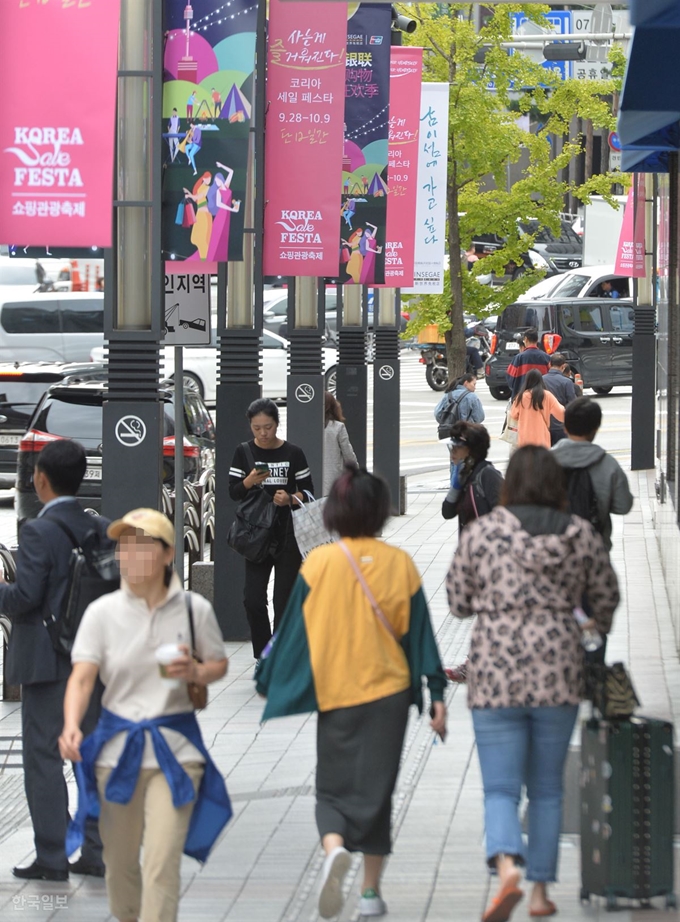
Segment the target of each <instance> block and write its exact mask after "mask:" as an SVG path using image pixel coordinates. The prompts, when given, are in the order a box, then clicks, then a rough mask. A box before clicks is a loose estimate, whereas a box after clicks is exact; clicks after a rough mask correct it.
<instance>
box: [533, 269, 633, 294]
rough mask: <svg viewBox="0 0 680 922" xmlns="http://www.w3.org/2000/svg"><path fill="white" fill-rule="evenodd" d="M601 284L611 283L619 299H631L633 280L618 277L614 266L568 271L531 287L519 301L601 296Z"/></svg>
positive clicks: (621, 276)
mask: <svg viewBox="0 0 680 922" xmlns="http://www.w3.org/2000/svg"><path fill="white" fill-rule="evenodd" d="M602 282H611V283H612V288H613V289H614V290H615V291H616V292H617V293H618V296H619V297H620V298H632V296H633V284H632V283H633V280H632V279H630V278H628V277H627V276H625V275H619V274H617V272H616V271H615V269H614V266H584V267H582V268H581V269H569V270H568V271H567V272H563V273H562V274H561V275H553V276H551V278H549V279H543V280H542V281H540V282H538V283H537V284H536V285H532V286H531V288H529V290H528V291H525V292H524V294H523V295H522V297H521V298H518V300H519V301H539V300H543V299H545V298H593V297H598V295H600V294H601V292H602V289H601V287H600V286H601V285H602Z"/></svg>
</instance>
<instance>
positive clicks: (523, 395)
mask: <svg viewBox="0 0 680 922" xmlns="http://www.w3.org/2000/svg"><path fill="white" fill-rule="evenodd" d="M510 416H511V417H512V419H516V420H517V447H518V448H522V446H523V445H542V446H543V447H544V448H550V417H551V416H554V417H555V419H557V420H559V422H561V423H562V422H564V407H563V406H562V404H561V403H560V402H559V400H557V398H556V397H554V396H553V395H552V394H551V393H550V391H547V390H546V389H545V387H544V386H543V375H542V374H541V372H540V371H538V370H537V369H536V368H532V370H531V371H530V372H529V374H528V375H527V376H526V379H525V381H524V385H523V386H522V390H521V391H520V392H519V394H518V395H517V396H516V397H515V399H514V400H513V402H512V407H511V408H510Z"/></svg>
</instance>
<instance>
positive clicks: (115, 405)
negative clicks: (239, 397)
mask: <svg viewBox="0 0 680 922" xmlns="http://www.w3.org/2000/svg"><path fill="white" fill-rule="evenodd" d="M150 18H151V21H152V23H153V26H152V34H151V35H148V34H147V33H146V30H145V28H144V27H145V23H147V22H148V21H149V19H150ZM163 36H164V30H163V0H123V2H122V4H121V30H120V55H119V60H120V65H119V67H120V69H119V71H118V77H119V79H118V86H119V93H118V111H117V118H116V130H117V132H118V134H117V139H116V176H117V177H123V178H122V179H121V180H119V181H118V182H117V184H116V188H115V193H114V210H113V222H114V245H113V247H112V248H111V250H109V251H107V253H106V255H105V259H106V288H105V301H104V329H105V335H106V338H107V340H108V362H109V370H108V400H107V401H106V402H105V404H104V409H103V423H102V426H103V431H102V446H103V447H102V455H103V457H102V512H103V513H104V515H107V516H109V517H112V518H113V517H118V516H120V515H123V514H124V513H125V512H128V511H129V510H130V509H133V508H135V507H138V506H149V507H152V508H156V509H158V508H159V507H160V496H161V481H162V459H163V456H162V435H163V429H162V420H163V408H162V407H161V405H160V402H159V393H158V377H159V356H158V348H159V339H160V330H161V317H162V310H163V297H164V273H163V265H162V256H161V176H162V150H161V147H160V145H158V146H156V145H155V144H154V145H150V146H148V147H147V146H146V145H145V143H144V139H145V138H153V137H155V136H156V128H155V126H158V125H160V124H161V121H162V98H163V92H162V85H163V54H162V48H163ZM152 48H153V49H158V53H156V54H153V55H152V54H151V49H152ZM150 60H153V69H152V70H149V69H148V65H146V63H145V62H147V61H150ZM121 78H125V79H121ZM149 83H150V84H151V86H150V87H149ZM149 96H150V98H151V100H152V104H151V110H150V111H149V110H148V108H147V105H148V98H149ZM142 157H147V158H151V164H150V166H151V169H150V170H149V171H147V170H144V169H140V168H139V162H140V158H142ZM149 175H150V177H151V179H150V185H149V186H148V187H147V186H146V177H147V176H149ZM130 176H133V177H135V180H134V181H133V180H130V181H129V182H128V179H127V178H126V177H130ZM140 177H144V178H143V179H140ZM180 446H181V440H180ZM180 450H181V449H180Z"/></svg>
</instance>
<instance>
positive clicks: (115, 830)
mask: <svg viewBox="0 0 680 922" xmlns="http://www.w3.org/2000/svg"><path fill="white" fill-rule="evenodd" d="M108 535H109V537H111V538H114V539H115V540H117V541H118V548H117V552H116V555H117V559H118V563H119V566H120V572H121V588H120V589H119V590H117V591H116V592H113V593H110V594H109V595H105V596H102V597H101V598H99V599H97V600H96V601H95V602H93V603H92V605H90V606H89V608H88V609H87V610H86V612H85V614H84V615H83V620H82V622H81V625H80V628H79V629H78V634H77V636H76V640H75V644H74V646H73V652H72V661H73V671H72V673H71V677H70V679H69V682H68V686H67V689H66V697H65V701H64V729H63V732H62V735H61V738H60V740H59V746H60V750H61V754H62V756H63V758H64V759H71V760H73V761H74V762H76V763H79V764H78V765H77V766H76V768H77V772H76V773H77V779H78V787H79V803H78V815H77V816H76V819H75V821H74V824H73V826H72V829H71V830H70V842H67V851H70V850H71V849H73V848H75V847H77V845H78V844H79V842H78V836H79V831H80V829H82V827H83V825H84V821H85V818H86V816H87V814H88V811H89V812H90V813H91V812H92V811H93V808H94V812H96V801H97V799H98V800H99V805H100V819H99V828H100V832H101V837H102V841H103V843H104V864H105V866H106V887H107V891H108V896H109V904H110V908H111V912H112V914H113V915H114V916H115V917H116V918H117V919H119V920H120V922H135V920H137V919H143V920H144V922H173V920H176V919H177V908H178V903H179V887H180V860H181V855H182V852H183V851H184V852H185V853H186V854H189V855H192V856H193V857H195V858H198V859H199V860H200V861H204V860H205V859H206V858H207V856H208V853H209V851H210V849H211V847H212V845H213V843H214V842H215V840H216V838H217V836H218V835H219V833H220V832H221V830H222V829H223V828H224V826H225V824H226V823H227V822H228V820H229V817H230V816H231V806H230V804H229V798H228V795H227V791H226V788H225V786H224V781H223V779H222V776H221V774H220V772H219V771H218V770H217V768H216V767H215V765H214V763H213V762H212V760H211V758H210V756H209V754H208V752H207V750H206V748H205V746H204V744H203V740H202V739H201V734H200V730H199V728H198V723H197V721H196V717H195V714H194V710H193V705H192V703H191V698H190V697H189V691H188V683H193V684H195V685H198V686H201V685H203V686H205V685H208V684H209V683H210V682H214V681H216V680H217V679H220V678H222V676H223V675H224V674H225V673H226V671H227V660H226V657H225V655H224V644H223V641H222V635H221V633H220V629H219V626H218V624H217V619H216V618H215V613H214V611H213V609H212V607H211V605H210V603H209V602H207V601H206V600H205V599H204V598H202V597H201V596H199V595H195V594H194V593H185V592H184V590H183V588H182V585H181V583H180V581H179V579H178V577H177V576H176V575H175V574H174V573H173V571H172V561H173V556H174V543H175V533H174V529H173V527H172V524H171V523H170V521H169V520H168V519H167V518H166V517H165V516H164V515H162V514H161V513H160V512H157V511H156V510H155V509H135V510H134V511H132V512H129V513H128V514H127V515H125V516H123V518H122V519H119V520H118V521H116V522H112V523H111V525H110V526H109V528H108ZM173 647H174V649H173ZM191 648H193V651H194V656H192V655H191V652H190V650H191ZM98 674H99V675H100V676H101V679H102V681H103V682H104V684H105V686H106V688H105V691H104V695H103V699H102V704H103V710H102V716H101V719H100V721H99V724H98V726H97V729H96V730H95V732H94V733H93V734H92V735H91V736H89V737H87V739H85V740H83V735H82V733H81V731H80V722H81V720H82V718H83V715H84V713H85V710H86V708H87V703H88V701H89V699H90V695H91V693H92V689H93V687H94V683H95V679H96V678H97V675H98ZM69 845H70V847H69ZM142 847H143V849H144V858H143V861H142V862H141V863H140V850H141V849H142Z"/></svg>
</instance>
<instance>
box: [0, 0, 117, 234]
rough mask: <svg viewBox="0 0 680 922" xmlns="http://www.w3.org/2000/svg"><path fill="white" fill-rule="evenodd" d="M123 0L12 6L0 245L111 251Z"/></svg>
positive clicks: (1, 82) (0, 124)
mask: <svg viewBox="0 0 680 922" xmlns="http://www.w3.org/2000/svg"><path fill="white" fill-rule="evenodd" d="M119 14H120V2H119V0H90V3H89V4H87V5H85V4H80V3H77V4H76V3H74V4H70V3H69V4H66V3H64V2H62V0H60V2H57V0H54V2H52V3H40V4H37V3H30V4H29V3H26V2H25V0H4V2H3V4H2V27H3V34H4V35H5V38H6V40H5V41H4V42H3V51H2V55H0V86H2V119H0V241H2V242H3V243H20V244H21V245H22V246H28V245H31V246H48V245H55V246H73V247H81V246H102V247H108V246H111V238H112V209H113V156H114V142H115V133H114V132H115V121H116V119H115V114H116V83H117V80H116V74H117V67H118V32H119Z"/></svg>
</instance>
